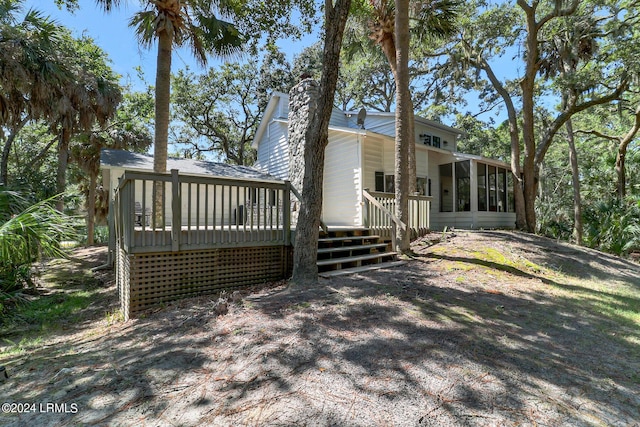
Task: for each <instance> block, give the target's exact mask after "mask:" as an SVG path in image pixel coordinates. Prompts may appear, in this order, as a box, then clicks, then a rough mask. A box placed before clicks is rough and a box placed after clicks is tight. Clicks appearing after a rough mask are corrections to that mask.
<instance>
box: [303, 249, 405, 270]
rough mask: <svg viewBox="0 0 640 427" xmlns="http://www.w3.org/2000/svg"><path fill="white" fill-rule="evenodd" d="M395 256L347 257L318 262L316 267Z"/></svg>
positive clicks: (381, 254) (378, 254)
mask: <svg viewBox="0 0 640 427" xmlns="http://www.w3.org/2000/svg"><path fill="white" fill-rule="evenodd" d="M395 255H397V253H396V252H384V253H377V254H366V255H355V256H349V257H341V258H332V259H323V260H318V262H317V263H316V264H317V265H318V267H321V266H325V265H332V264H345V263H350V262H358V261H367V260H370V259H376V258H386V257H391V256H395Z"/></svg>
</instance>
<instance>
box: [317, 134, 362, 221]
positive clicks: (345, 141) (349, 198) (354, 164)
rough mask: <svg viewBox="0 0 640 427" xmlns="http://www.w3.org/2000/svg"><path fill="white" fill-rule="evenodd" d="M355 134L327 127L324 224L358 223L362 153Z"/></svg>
mask: <svg viewBox="0 0 640 427" xmlns="http://www.w3.org/2000/svg"><path fill="white" fill-rule="evenodd" d="M358 138H359V137H358V135H355V134H350V133H345V132H335V131H329V141H331V142H329V145H327V149H326V152H325V156H326V157H325V164H324V187H323V192H324V200H323V207H322V209H323V214H322V220H323V221H324V222H325V223H326V224H328V225H343V226H355V227H359V226H362V208H361V201H362V188H363V187H362V173H361V166H360V164H361V161H362V157H361V149H360V143H359V141H358ZM352 183H353V184H352Z"/></svg>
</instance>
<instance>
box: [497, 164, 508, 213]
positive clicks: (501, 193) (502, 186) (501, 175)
mask: <svg viewBox="0 0 640 427" xmlns="http://www.w3.org/2000/svg"><path fill="white" fill-rule="evenodd" d="M506 211H507V171H506V170H504V169H502V168H500V169H498V212H506Z"/></svg>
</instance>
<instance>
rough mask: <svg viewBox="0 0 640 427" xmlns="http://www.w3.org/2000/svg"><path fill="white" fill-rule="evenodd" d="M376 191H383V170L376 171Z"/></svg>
mask: <svg viewBox="0 0 640 427" xmlns="http://www.w3.org/2000/svg"><path fill="white" fill-rule="evenodd" d="M376 191H379V192H382V191H384V172H376Z"/></svg>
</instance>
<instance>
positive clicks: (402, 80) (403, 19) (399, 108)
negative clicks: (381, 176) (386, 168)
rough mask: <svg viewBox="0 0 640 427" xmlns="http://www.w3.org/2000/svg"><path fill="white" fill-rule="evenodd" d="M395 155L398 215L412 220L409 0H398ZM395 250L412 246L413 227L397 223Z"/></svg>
mask: <svg viewBox="0 0 640 427" xmlns="http://www.w3.org/2000/svg"><path fill="white" fill-rule="evenodd" d="M395 34H396V64H397V65H396V67H397V76H396V155H395V193H396V216H397V217H398V219H399V220H400V221H402V222H403V223H404V224H408V223H409V221H408V219H409V188H410V184H409V180H410V173H409V169H410V167H409V145H410V144H411V143H414V144H415V142H414V141H412V140H411V135H412V134H413V131H412V129H411V126H412V120H411V118H412V103H411V93H410V92H409V1H408V0H396V22H395ZM396 236H397V239H396V248H395V249H396V251H398V252H399V253H406V252H408V251H409V249H410V239H411V235H410V230H409V229H408V228H405V229H403V228H402V227H397V233H396Z"/></svg>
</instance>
